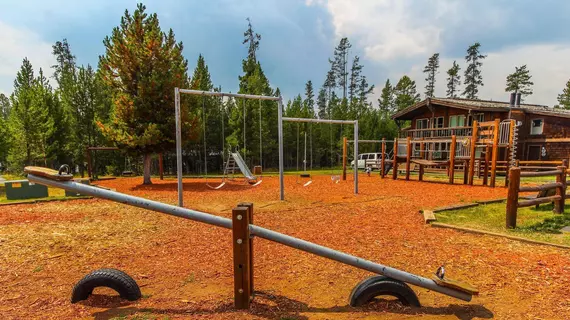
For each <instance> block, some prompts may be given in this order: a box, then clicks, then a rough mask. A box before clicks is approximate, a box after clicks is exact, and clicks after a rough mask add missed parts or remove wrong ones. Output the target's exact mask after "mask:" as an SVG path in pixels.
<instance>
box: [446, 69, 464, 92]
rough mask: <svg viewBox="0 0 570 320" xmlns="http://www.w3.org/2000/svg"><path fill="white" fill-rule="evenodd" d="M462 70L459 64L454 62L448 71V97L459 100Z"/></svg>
mask: <svg viewBox="0 0 570 320" xmlns="http://www.w3.org/2000/svg"><path fill="white" fill-rule="evenodd" d="M459 70H461V68H460V67H459V65H458V64H457V62H455V61H453V66H452V67H451V68H450V69H449V70H447V97H448V98H457V91H458V90H459V84H461V76H460V75H459Z"/></svg>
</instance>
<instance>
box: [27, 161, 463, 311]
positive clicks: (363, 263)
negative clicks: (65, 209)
mask: <svg viewBox="0 0 570 320" xmlns="http://www.w3.org/2000/svg"><path fill="white" fill-rule="evenodd" d="M238 157H239V156H238ZM239 159H240V161H242V164H243V159H241V157H239ZM244 169H245V168H244ZM248 171H249V170H248ZM26 172H28V173H29V174H28V180H29V181H32V182H35V183H39V184H43V185H46V186H52V187H56V188H61V189H65V190H69V191H73V192H76V193H80V194H82V195H89V196H93V197H97V198H102V199H107V200H111V201H114V202H119V203H123V204H126V205H130V206H135V207H139V208H143V209H148V210H153V211H157V212H162V213H165V214H169V215H173V216H177V217H180V218H185V219H190V220H194V221H198V222H203V223H207V224H210V225H214V226H218V227H222V228H226V229H231V228H232V220H231V219H228V218H223V217H220V216H216V215H212V214H209V213H205V212H200V211H196V210H191V209H186V208H181V207H176V206H173V205H169V204H166V203H161V202H158V201H153V200H148V199H144V198H139V197H135V196H131V195H127V194H124V193H120V192H116V191H111V190H105V189H101V188H96V187H93V186H88V185H84V184H81V183H77V182H74V181H57V180H54V179H55V177H53V176H50V178H47V177H42V176H40V175H39V174H41V172H39V171H37V170H36V171H34V170H29V169H28V170H26ZM55 172H57V171H55ZM250 175H251V173H250ZM71 177H72V176H71ZM249 230H250V233H251V235H253V236H257V237H260V238H263V239H267V240H270V241H274V242H277V243H280V244H282V245H285V246H288V247H292V248H296V249H299V250H302V251H305V252H309V253H312V254H315V255H318V256H321V257H324V258H328V259H331V260H335V261H338V262H340V263H344V264H347V265H350V266H353V267H356V268H359V269H363V270H367V271H370V272H373V273H377V274H381V275H385V276H387V277H390V278H393V279H396V280H400V281H403V282H407V283H409V284H413V285H416V286H419V287H422V288H426V289H429V290H433V291H436V292H439V293H442V294H445V295H448V296H451V297H454V298H457V299H461V300H464V301H470V300H471V294H469V293H466V292H465V291H461V290H458V289H455V288H450V287H445V286H440V285H438V284H437V283H436V282H435V281H434V280H432V279H427V278H424V277H421V276H418V275H415V274H411V273H408V272H405V271H402V270H398V269H395V268H391V267H388V266H385V265H381V264H379V263H375V262H372V261H368V260H365V259H362V258H359V257H355V256H353V255H350V254H347V253H344V252H340V251H336V250H333V249H330V248H327V247H324V246H320V245H318V244H315V243H312V242H308V241H304V240H301V239H298V238H294V237H291V236H287V235H285V234H282V233H279V232H275V231H272V230H269V229H265V228H262V227H259V226H256V225H253V224H250V225H249ZM315 232H317V230H315Z"/></svg>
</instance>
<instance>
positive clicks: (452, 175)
mask: <svg viewBox="0 0 570 320" xmlns="http://www.w3.org/2000/svg"><path fill="white" fill-rule="evenodd" d="M456 144H457V137H456V136H455V135H452V136H451V147H450V149H451V150H449V183H451V184H453V182H454V180H455V147H456Z"/></svg>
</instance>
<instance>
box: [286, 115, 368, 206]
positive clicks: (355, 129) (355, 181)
mask: <svg viewBox="0 0 570 320" xmlns="http://www.w3.org/2000/svg"><path fill="white" fill-rule="evenodd" d="M283 122H297V123H301V122H304V123H328V124H331V125H332V124H351V125H353V126H354V137H355V140H354V158H355V159H358V120H331V119H329V120H326V119H312V118H290V117H283V114H282V110H281V109H279V113H278V130H279V134H278V136H279V188H280V199H281V200H285V184H284V168H283ZM343 153H346V148H344V149H343ZM344 158H345V159H346V156H344ZM343 167H344V170H343V172H345V173H344V175H345V176H346V163H344V164H343ZM331 179H332V180H333V181H335V182H337V183H338V181H339V180H340V179H341V177H340V176H338V177H336V176H334V175H333V176H332V177H331ZM354 194H358V163H355V164H354Z"/></svg>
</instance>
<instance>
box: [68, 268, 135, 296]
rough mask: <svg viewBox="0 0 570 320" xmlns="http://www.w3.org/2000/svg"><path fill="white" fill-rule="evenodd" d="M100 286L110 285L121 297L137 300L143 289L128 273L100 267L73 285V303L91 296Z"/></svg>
mask: <svg viewBox="0 0 570 320" xmlns="http://www.w3.org/2000/svg"><path fill="white" fill-rule="evenodd" d="M98 287H108V288H111V289H113V290H115V291H117V292H118V293H119V295H120V296H121V298H123V299H127V300H129V301H135V300H138V299H140V298H141V296H142V295H141V289H140V288H139V285H138V284H137V282H136V281H135V280H134V279H133V278H131V276H129V275H128V274H126V273H125V272H123V271H121V270H117V269H99V270H95V271H93V272H90V273H89V274H87V275H86V276H85V277H83V279H81V280H79V282H77V284H75V286H74V287H73V292H72V293H71V303H76V302H79V301H81V300H85V299H87V298H89V296H90V295H91V294H92V293H93V290H94V289H95V288H98Z"/></svg>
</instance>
